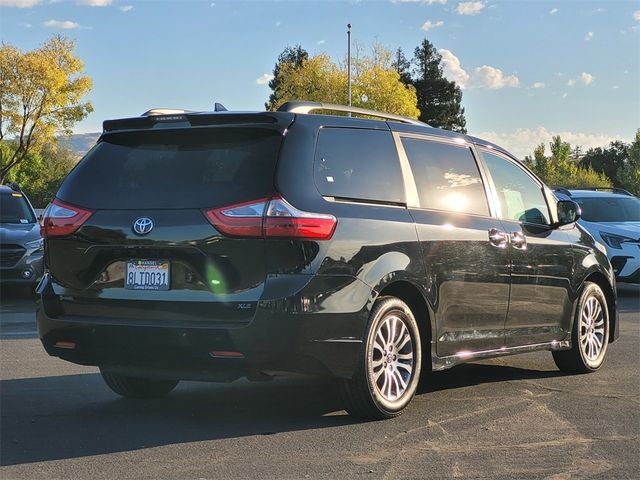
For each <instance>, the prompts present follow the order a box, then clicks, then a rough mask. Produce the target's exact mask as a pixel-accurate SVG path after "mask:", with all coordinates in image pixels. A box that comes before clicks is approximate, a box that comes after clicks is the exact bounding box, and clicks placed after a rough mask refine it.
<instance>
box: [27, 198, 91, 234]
mask: <svg viewBox="0 0 640 480" xmlns="http://www.w3.org/2000/svg"><path fill="white" fill-rule="evenodd" d="M91 215H93V211H92V210H87V209H84V208H80V207H76V206H74V205H69V204H67V203H64V202H61V201H60V200H58V199H55V200H54V201H53V202H51V203H50V204H49V206H48V207H47V209H46V210H45V211H44V213H43V214H42V220H41V221H40V234H41V235H42V236H43V237H44V238H51V237H64V236H66V235H71V234H72V233H74V232H75V231H76V230H78V229H79V228H80V227H81V226H82V224H83V223H84V222H86V221H87V220H88V219H89V217H91Z"/></svg>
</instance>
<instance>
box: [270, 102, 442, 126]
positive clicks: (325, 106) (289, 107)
mask: <svg viewBox="0 0 640 480" xmlns="http://www.w3.org/2000/svg"><path fill="white" fill-rule="evenodd" d="M316 110H333V111H335V112H349V113H357V114H359V115H368V116H370V117H376V118H383V119H385V120H393V121H396V122H402V123H408V124H410V125H419V126H421V127H429V126H430V125H429V124H427V123H424V122H421V121H420V120H416V119H415V118H409V117H403V116H402V115H395V114H393V113H383V112H377V111H375V110H367V109H366V108H360V107H348V106H346V105H337V104H333V103H322V102H307V101H301V100H295V101H291V102H286V103H284V104H283V105H282V106H281V107H280V108H278V111H279V112H291V113H303V114H307V113H311V112H313V111H316Z"/></svg>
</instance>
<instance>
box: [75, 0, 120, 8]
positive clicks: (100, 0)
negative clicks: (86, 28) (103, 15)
mask: <svg viewBox="0 0 640 480" xmlns="http://www.w3.org/2000/svg"><path fill="white" fill-rule="evenodd" d="M112 2H113V0H78V1H77V3H78V5H86V6H87V7H108V6H109V5H111V3H112Z"/></svg>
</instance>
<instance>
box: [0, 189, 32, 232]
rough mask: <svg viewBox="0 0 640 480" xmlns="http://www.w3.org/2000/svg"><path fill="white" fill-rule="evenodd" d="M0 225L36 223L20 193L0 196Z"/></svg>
mask: <svg viewBox="0 0 640 480" xmlns="http://www.w3.org/2000/svg"><path fill="white" fill-rule="evenodd" d="M0 223H23V224H26V223H36V217H35V215H34V214H33V210H31V207H30V206H29V204H28V203H27V200H26V199H25V198H24V196H22V194H21V193H17V192H16V193H2V194H0Z"/></svg>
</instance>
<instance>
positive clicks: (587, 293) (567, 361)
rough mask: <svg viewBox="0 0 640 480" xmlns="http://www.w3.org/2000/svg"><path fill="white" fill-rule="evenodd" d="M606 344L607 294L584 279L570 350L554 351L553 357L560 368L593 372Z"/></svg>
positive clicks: (607, 321)
mask: <svg viewBox="0 0 640 480" xmlns="http://www.w3.org/2000/svg"><path fill="white" fill-rule="evenodd" d="M608 344H609V309H608V308H607V298H606V297H605V295H604V293H603V292H602V289H601V288H600V287H599V286H598V285H597V284H595V283H592V282H587V283H586V284H585V287H584V289H583V290H582V294H581V295H580V300H579V302H578V307H577V308H576V316H575V318H574V320H573V330H572V334H571V350H562V351H557V352H553V360H554V361H555V362H556V365H557V366H558V368H559V369H560V370H562V371H563V372H567V373H589V372H595V371H596V370H598V369H599V368H600V366H601V365H602V363H603V362H604V357H605V355H606V353H607V346H608Z"/></svg>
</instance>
